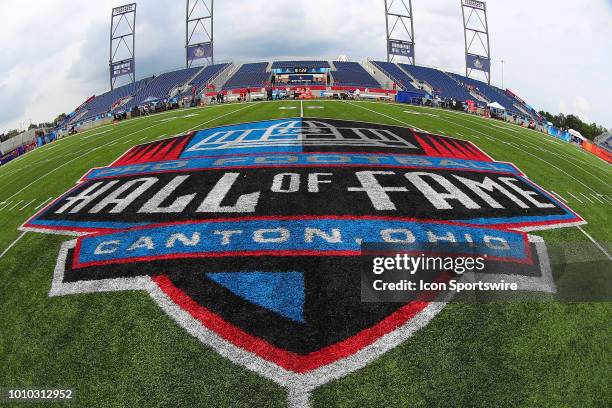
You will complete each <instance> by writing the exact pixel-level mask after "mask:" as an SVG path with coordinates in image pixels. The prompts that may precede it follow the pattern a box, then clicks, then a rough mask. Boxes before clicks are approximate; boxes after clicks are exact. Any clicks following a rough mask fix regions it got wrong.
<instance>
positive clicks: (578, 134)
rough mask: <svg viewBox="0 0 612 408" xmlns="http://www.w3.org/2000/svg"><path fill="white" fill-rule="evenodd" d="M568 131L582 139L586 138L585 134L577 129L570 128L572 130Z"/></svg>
mask: <svg viewBox="0 0 612 408" xmlns="http://www.w3.org/2000/svg"><path fill="white" fill-rule="evenodd" d="M568 133H569V134H570V135H572V136H574V137H576V138H578V139H580V140H584V136H582V134H581V133H580V132H579V131H577V130H574V129H570V130H568Z"/></svg>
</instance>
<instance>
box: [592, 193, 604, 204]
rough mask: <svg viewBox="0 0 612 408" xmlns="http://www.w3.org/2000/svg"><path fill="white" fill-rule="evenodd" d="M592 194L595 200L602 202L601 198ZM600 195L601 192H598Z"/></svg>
mask: <svg viewBox="0 0 612 408" xmlns="http://www.w3.org/2000/svg"><path fill="white" fill-rule="evenodd" d="M591 195H592V196H593V198H594V199H596V200H597V201H599V202H600V203H603V201H601V198H599V197H597V194H591ZM600 195H601V194H600Z"/></svg>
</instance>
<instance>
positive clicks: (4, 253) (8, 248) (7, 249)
mask: <svg viewBox="0 0 612 408" xmlns="http://www.w3.org/2000/svg"><path fill="white" fill-rule="evenodd" d="M26 232H27V231H24V232H22V233H21V235H19V236H18V237H17V238H16V239H15V240H14V241H13V242H11V243H10V245H9V246H8V247H6V249H5V250H4V251H2V253H1V254H0V259H1V258H2V257H3V256H4V255H6V253H7V252H8V251H9V250H10V249H11V248H12V247H13V246H14V245H15V244H16V243H17V242H19V240H20V239H21V238H23V236H24V235H25V234H26Z"/></svg>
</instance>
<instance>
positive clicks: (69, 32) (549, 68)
mask: <svg viewBox="0 0 612 408" xmlns="http://www.w3.org/2000/svg"><path fill="white" fill-rule="evenodd" d="M398 1H399V0H398ZM126 2H127V1H125V2H122V1H116V0H97V1H96V2H90V1H76V0H40V1H37V2H36V9H35V10H33V9H32V8H30V7H28V6H26V3H22V2H14V1H10V2H9V1H8V0H0V10H1V11H2V12H1V13H0V40H1V41H0V133H2V132H6V131H8V130H10V129H13V128H18V127H21V126H27V124H29V123H30V122H41V121H47V120H51V119H53V118H54V117H55V116H56V115H57V114H59V113H61V112H70V111H72V110H73V109H74V108H75V107H76V106H78V105H79V104H80V103H82V102H83V101H84V100H85V99H86V98H87V97H88V96H90V95H92V94H97V93H101V92H104V91H106V90H108V65H107V64H108V52H109V50H108V31H109V24H110V10H111V8H112V7H114V6H118V5H121V4H124V3H126ZM487 5H488V10H489V16H488V17H489V25H490V34H491V54H492V58H493V67H492V71H493V72H492V79H493V83H494V84H495V85H498V86H499V85H500V84H501V79H502V78H501V63H500V60H502V59H503V60H504V61H505V63H504V85H505V86H506V87H507V88H510V89H511V90H513V91H514V92H516V93H517V94H518V95H519V96H521V97H522V98H523V99H525V100H526V101H527V102H528V103H530V104H531V105H532V106H534V107H536V108H537V109H544V110H548V111H550V112H553V113H558V112H563V113H576V114H578V115H579V116H580V117H582V118H583V119H584V120H587V121H596V122H598V123H600V124H603V125H604V126H605V127H608V128H612V107H611V106H612V104H611V102H612V74H610V73H611V72H612V42H611V39H612V24H611V23H612V0H585V1H575V0H573V1H568V0H539V1H533V0H513V1H512V2H508V1H504V0H488V1H487ZM413 9H414V16H415V19H414V20H415V21H414V24H415V34H416V55H417V63H418V64H421V65H427V66H433V67H438V68H442V69H445V70H449V71H454V72H459V73H460V72H462V71H463V69H464V62H463V61H464V57H463V47H464V44H463V41H464V40H463V32H462V30H463V27H462V23H461V10H460V7H459V1H458V0H435V1H429V0H413ZM184 14H185V6H184V1H170V0H138V17H137V26H136V30H137V35H136V56H137V70H138V77H143V76H145V75H147V74H154V73H159V72H162V71H165V70H170V69H174V68H179V67H181V66H182V65H183V64H184V62H183V61H184V48H183V45H184V36H185V28H184V18H185V16H184ZM215 21H216V24H215V53H216V57H217V60H219V61H228V60H232V61H234V62H244V61H257V60H266V59H272V58H278V57H324V58H329V59H335V58H336V57H338V56H339V55H346V56H348V57H349V58H350V59H352V60H357V61H360V60H364V59H366V58H368V57H372V58H385V40H384V38H385V22H384V6H383V1H382V0H351V1H347V0H292V1H291V2H269V1H264V0H257V1H256V0H224V1H218V2H217V3H216V9H215Z"/></svg>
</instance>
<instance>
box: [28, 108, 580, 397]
mask: <svg viewBox="0 0 612 408" xmlns="http://www.w3.org/2000/svg"><path fill="white" fill-rule="evenodd" d="M576 223H584V221H583V220H582V219H581V218H580V217H579V216H578V215H577V214H575V213H574V212H573V211H572V210H570V209H569V208H568V207H567V206H565V205H564V204H563V203H561V202H559V201H558V200H556V199H555V198H554V197H553V196H551V195H550V194H548V193H547V192H545V191H544V190H542V189H541V188H540V187H538V186H537V185H535V184H534V183H533V182H531V181H530V180H529V179H527V178H526V177H525V176H524V175H523V174H522V173H521V172H520V170H519V169H517V168H516V167H515V166H513V165H512V164H509V163H503V162H496V161H494V160H492V159H491V158H490V157H489V156H488V155H486V154H485V153H484V152H482V151H481V150H480V149H478V147H476V146H475V145H473V144H472V143H471V142H468V141H464V140H460V139H454V138H450V137H444V136H437V135H432V134H428V133H425V132H423V131H420V130H417V129H409V128H401V127H396V126H389V125H380V124H371V123H363V122H352V121H340V120H327V119H307V118H305V119H301V118H300V119H283V120H272V121H264V122H256V123H246V124H240V125H233V126H226V127H221V128H212V129H204V130H201V131H197V132H192V133H189V134H186V135H180V136H177V137H173V138H170V139H166V140H161V141H157V142H153V143H148V144H144V145H138V146H135V147H133V148H131V149H130V150H128V151H127V152H126V153H125V154H124V155H122V156H121V157H120V158H118V159H117V160H116V161H115V162H113V163H112V164H111V165H109V166H107V167H103V168H95V169H92V170H90V171H89V172H88V173H87V174H86V175H84V176H83V177H82V178H81V180H79V182H78V184H77V185H76V186H75V187H74V188H72V189H71V190H70V191H68V192H66V193H65V194H63V195H62V196H60V197H58V198H57V199H56V200H54V201H53V202H52V203H50V204H49V205H48V206H47V207H46V208H44V209H42V210H41V211H40V212H39V213H38V214H36V215H35V216H33V217H32V218H31V219H30V220H28V221H27V222H26V223H25V224H24V225H23V226H22V227H21V228H22V230H30V231H37V232H44V233H62V234H69V235H73V236H75V237H76V238H75V239H73V240H71V241H68V242H66V243H64V244H63V245H62V248H61V250H60V254H59V256H58V260H57V265H56V268H55V273H54V278H53V282H52V286H51V290H50V295H51V296H60V295H68V294H72V293H86V292H100V291H120V290H144V291H147V292H148V293H149V294H150V296H151V297H152V298H153V299H154V300H155V301H156V302H157V303H158V304H159V306H160V307H161V308H162V309H163V310H164V311H165V312H166V313H167V314H168V315H170V316H171V317H172V318H173V319H174V320H175V321H176V323H177V324H179V325H180V326H182V327H183V328H184V329H185V330H186V331H187V332H189V333H190V334H191V335H193V336H195V337H197V338H198V339H200V340H201V341H202V342H203V343H204V344H206V345H207V346H209V347H211V348H213V349H215V350H216V351H217V352H219V353H220V354H221V355H223V356H225V357H227V358H229V359H230V360H232V361H233V362H236V363H238V364H241V365H243V366H244V367H247V368H248V369H251V370H253V371H255V372H257V373H259V374H261V375H263V376H265V377H267V378H270V379H272V380H274V381H276V382H277V383H279V384H281V385H283V386H286V387H288V388H289V390H290V398H302V397H304V396H305V395H307V394H308V392H309V391H310V390H312V389H313V388H315V387H317V386H319V385H321V384H324V383H326V382H328V381H330V380H332V379H335V378H338V377H341V376H343V375H345V374H347V373H349V372H351V371H354V370H357V369H359V368H361V367H363V366H364V365H366V364H367V363H369V362H370V361H372V360H374V359H376V358H377V357H378V356H380V355H381V354H383V353H385V352H386V351H388V350H390V349H391V348H393V347H395V346H396V345H398V344H400V343H401V342H402V341H404V340H406V339H407V338H408V337H410V336H411V335H412V334H413V333H414V332H415V331H417V330H418V329H420V328H422V327H423V326H425V325H426V324H427V323H428V322H429V321H430V320H431V319H432V318H433V317H434V316H435V315H436V314H437V313H438V312H439V311H440V310H442V308H443V307H444V305H445V302H444V301H432V300H431V299H428V300H423V299H421V298H419V297H415V298H414V299H412V300H410V301H405V302H393V303H384V302H364V301H362V292H361V274H360V273H359V271H360V269H361V268H362V265H361V262H362V258H361V257H360V255H361V250H362V247H361V246H362V244H363V243H364V242H383V243H401V244H406V243H411V242H412V243H413V242H415V241H416V242H421V241H422V242H424V241H427V240H430V241H431V240H432V239H437V238H436V237H453V239H457V240H458V241H462V240H463V241H465V242H469V241H478V240H484V241H486V240H487V239H503V240H505V241H507V242H511V243H514V245H516V246H517V248H521V251H523V250H524V251H525V253H524V255H525V256H530V257H531V256H532V255H531V253H530V252H529V250H528V243H529V242H532V243H541V240H539V239H538V238H537V237H534V236H529V235H527V234H526V232H525V231H530V230H534V229H538V228H542V227H544V228H550V227H551V226H563V225H575V224H576ZM432 237H433V238H432ZM521 256H523V255H521ZM529 259H533V260H534V262H535V263H536V264H537V265H538V269H539V270H540V271H541V276H538V277H530V278H524V279H523V280H522V282H523V284H524V285H525V286H524V287H525V288H526V289H530V288H533V287H537V288H538V290H548V291H549V290H553V289H552V287H551V284H550V271H549V269H548V266H547V258H546V254H545V248H543V247H541V246H538V247H536V250H535V255H533V258H529ZM521 260H522V258H521Z"/></svg>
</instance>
